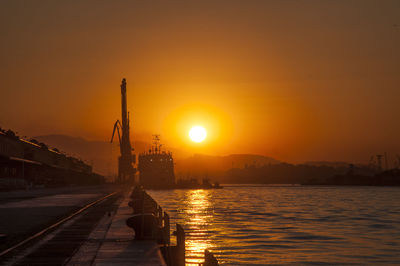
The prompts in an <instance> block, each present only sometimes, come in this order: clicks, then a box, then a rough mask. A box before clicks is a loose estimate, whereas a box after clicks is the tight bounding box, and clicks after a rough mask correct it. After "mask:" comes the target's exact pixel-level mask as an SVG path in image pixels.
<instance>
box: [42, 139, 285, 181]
mask: <svg viewBox="0 0 400 266" xmlns="http://www.w3.org/2000/svg"><path fill="white" fill-rule="evenodd" d="M35 139H36V140H38V141H39V142H43V143H46V144H47V145H48V146H50V147H51V148H57V149H58V150H60V151H61V152H64V153H66V154H68V155H71V156H74V157H78V158H81V159H82V160H84V161H86V163H88V164H91V165H92V166H93V171H95V172H96V173H100V174H103V175H108V176H109V175H116V173H117V169H118V161H117V158H118V156H119V145H118V141H117V142H114V143H112V144H111V143H109V142H108V141H90V140H86V139H84V138H79V137H71V136H67V135H56V134H53V135H43V136H37V137H35ZM133 147H134V148H135V153H136V156H137V155H138V154H139V153H141V152H144V151H146V150H148V149H149V147H150V143H147V142H144V141H134V142H133ZM168 150H170V151H172V153H173V154H174V158H175V172H176V173H177V176H178V177H180V176H187V175H191V176H193V177H194V176H195V177H199V178H202V177H204V176H205V175H210V176H211V175H213V176H216V175H221V174H222V173H223V172H225V171H226V170H228V169H231V168H243V167H245V166H246V165H248V166H250V165H255V166H262V165H267V164H277V163H280V161H278V160H275V159H273V158H270V157H266V156H262V155H255V154H232V155H227V156H211V155H202V154H195V155H193V156H191V157H184V156H183V154H184V153H183V152H181V151H179V150H177V149H169V148H168Z"/></svg>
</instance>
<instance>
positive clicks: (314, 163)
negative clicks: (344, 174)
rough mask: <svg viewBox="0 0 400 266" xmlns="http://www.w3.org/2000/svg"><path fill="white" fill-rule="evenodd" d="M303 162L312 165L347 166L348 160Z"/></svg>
mask: <svg viewBox="0 0 400 266" xmlns="http://www.w3.org/2000/svg"><path fill="white" fill-rule="evenodd" d="M304 164H305V165H312V166H330V167H349V163H348V162H328V161H312V162H305V163H304Z"/></svg>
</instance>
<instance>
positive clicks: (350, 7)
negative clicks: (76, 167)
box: [0, 0, 400, 163]
mask: <svg viewBox="0 0 400 266" xmlns="http://www.w3.org/2000/svg"><path fill="white" fill-rule="evenodd" d="M0 38H1V42H0V67H1V71H0V90H1V94H0V127H2V128H6V129H8V128H12V129H15V130H16V131H18V132H19V134H20V135H26V136H36V135H45V134H66V135H71V136H79V137H83V138H86V139H89V140H109V138H110V135H111V133H112V126H113V123H114V122H115V120H116V119H118V118H119V117H120V88H119V86H120V83H121V79H122V78H126V79H127V89H128V109H129V111H130V118H131V131H132V132H131V135H132V139H136V140H138V139H140V140H143V141H150V138H151V134H155V133H157V134H160V135H161V138H162V142H163V143H165V145H166V146H167V147H168V146H169V147H174V148H176V149H181V150H184V151H186V152H188V153H205V154H211V155H226V154H232V153H253V154H261V155H267V156H271V157H274V158H277V159H280V160H284V161H288V162H295V163H297V162H303V161H323V160H331V161H353V162H364V163H366V162H368V160H369V158H370V156H371V155H373V154H377V153H383V152H387V153H388V155H389V158H390V156H392V157H393V158H394V155H395V154H396V153H399V154H400V142H399V135H400V125H399V114H400V105H399V104H398V103H399V100H400V48H399V47H400V1H397V0H394V1H385V0H380V1H378V0H376V1H369V0H360V1H301V0H300V1H289V0H288V1H284V0H283V1H280V0H279V1H258V0H257V1H251V0H247V1H234V0H233V1H117V0H114V1H103V0H96V1H85V0H83V1H66V0H59V1H52V0H51V1H50V0H49V1H19V0H3V1H1V2H0ZM194 125H202V126H204V127H205V128H206V130H207V134H208V137H207V139H206V141H204V142H202V143H200V144H196V143H193V142H191V141H190V140H189V138H188V130H189V129H190V127H191V126H194Z"/></svg>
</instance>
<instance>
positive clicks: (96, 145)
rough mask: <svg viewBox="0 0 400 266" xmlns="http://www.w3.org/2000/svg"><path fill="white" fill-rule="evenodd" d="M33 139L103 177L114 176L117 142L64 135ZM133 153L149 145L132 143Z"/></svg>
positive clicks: (117, 151) (116, 167) (138, 142)
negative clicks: (80, 162) (79, 162)
mask: <svg viewBox="0 0 400 266" xmlns="http://www.w3.org/2000/svg"><path fill="white" fill-rule="evenodd" d="M34 139H36V140H38V141H40V142H43V143H46V144H47V145H49V146H50V147H52V148H57V149H59V150H60V151H61V152H64V153H66V154H68V155H71V156H74V157H78V158H81V159H82V160H84V161H86V163H88V164H91V165H92V166H93V171H95V172H97V173H100V174H103V175H115V174H116V173H117V169H118V165H117V164H118V162H117V157H118V154H119V144H118V141H116V142H114V143H112V144H111V143H110V142H108V141H90V140H86V139H84V138H79V137H71V136H66V135H56V134H54V135H44V136H37V137H34ZM133 146H134V147H135V152H136V153H139V152H143V151H145V150H146V149H148V147H149V146H150V144H148V143H146V142H143V141H134V143H133Z"/></svg>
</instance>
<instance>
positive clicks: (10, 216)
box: [0, 189, 105, 239]
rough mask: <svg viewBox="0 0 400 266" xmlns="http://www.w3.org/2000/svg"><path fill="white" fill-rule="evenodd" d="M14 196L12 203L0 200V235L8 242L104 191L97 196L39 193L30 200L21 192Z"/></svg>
mask: <svg viewBox="0 0 400 266" xmlns="http://www.w3.org/2000/svg"><path fill="white" fill-rule="evenodd" d="M9 194H10V193H8V194H7V195H9ZM14 194H15V195H13V200H12V201H6V202H4V201H3V202H1V201H0V202H1V203H0V234H4V235H7V236H8V237H9V238H10V239H13V238H15V237H19V236H22V235H24V234H28V233H31V232H34V231H38V230H39V229H41V228H42V227H43V226H44V225H46V224H50V223H53V222H55V221H57V220H58V219H60V218H62V217H64V216H65V215H67V214H68V213H70V212H72V211H74V210H75V209H78V208H80V207H82V206H85V205H86V204H87V203H89V202H91V201H93V200H95V199H97V198H100V197H101V196H102V195H104V194H105V191H104V192H102V193H99V192H96V191H93V190H91V189H86V190H85V189H81V190H73V191H72V193H68V191H67V190H66V191H64V193H63V194H58V195H51V196H47V195H46V194H45V195H46V196H39V195H40V194H38V197H32V198H29V197H27V196H26V194H25V193H24V192H23V191H22V192H17V193H14ZM3 196H4V194H2V193H0V198H4V197H3ZM29 196H31V195H29ZM26 198H29V199H26Z"/></svg>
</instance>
